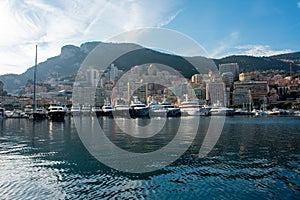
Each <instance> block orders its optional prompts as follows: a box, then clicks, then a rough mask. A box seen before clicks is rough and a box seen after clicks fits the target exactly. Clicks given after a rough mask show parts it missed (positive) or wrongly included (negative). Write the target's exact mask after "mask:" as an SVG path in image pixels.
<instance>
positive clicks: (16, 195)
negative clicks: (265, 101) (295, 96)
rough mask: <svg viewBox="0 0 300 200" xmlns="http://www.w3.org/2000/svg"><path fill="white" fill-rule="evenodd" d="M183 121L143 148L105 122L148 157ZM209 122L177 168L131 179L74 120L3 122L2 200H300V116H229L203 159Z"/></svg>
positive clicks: (0, 136)
mask: <svg viewBox="0 0 300 200" xmlns="http://www.w3.org/2000/svg"><path fill="white" fill-rule="evenodd" d="M136 120H137V123H138V124H140V125H143V124H147V123H148V122H147V120H148V119H136ZM180 120H182V119H180V118H173V119H168V121H167V123H168V128H167V129H166V130H167V131H165V132H164V134H159V135H158V136H157V138H156V139H155V140H153V141H151V142H150V141H147V140H146V141H143V142H144V144H143V146H144V147H145V148H144V149H139V148H138V147H140V145H138V146H137V145H135V144H137V143H139V142H142V141H141V140H139V139H136V140H134V141H131V142H130V143H128V141H127V142H124V141H126V139H124V136H122V134H120V133H119V132H118V131H117V129H114V124H113V119H109V118H103V119H102V118H100V119H99V122H100V124H101V125H102V126H103V127H106V129H107V130H109V131H107V136H108V137H109V138H110V139H111V140H114V142H115V143H116V144H118V145H119V146H121V147H122V148H123V149H127V150H128V151H140V152H148V151H151V150H153V149H156V148H159V146H164V145H166V144H167V143H168V142H169V141H170V140H172V138H173V135H174V132H175V131H176V130H177V128H178V123H179V122H180ZM192 121H193V120H191V123H192ZM209 122H210V117H204V118H201V120H200V128H199V130H198V134H197V137H196V138H195V140H194V141H193V144H192V145H191V147H190V148H189V150H188V151H187V152H186V153H185V154H183V155H182V156H181V157H180V158H179V159H178V160H177V161H175V162H174V163H172V164H171V165H169V166H167V167H164V168H163V169H161V170H158V171H155V172H152V173H146V174H129V173H123V172H119V171H117V170H114V169H111V168H109V167H107V166H105V165H103V164H101V163H100V162H99V161H98V160H96V159H95V158H94V157H93V156H91V155H90V154H89V152H88V151H87V150H86V148H85V147H84V145H83V144H82V142H81V140H80V139H79V136H78V134H77V131H76V127H75V124H74V122H73V120H72V118H70V119H66V121H65V122H51V121H47V120H45V121H38V122H33V121H30V120H26V119H6V120H0V199H111V198H124V199H171V198H172V199H183V198H184V199H299V198H300V117H293V116H285V117H227V118H226V122H225V126H224V128H223V131H222V134H221V137H220V138H219V141H218V143H217V144H216V146H215V147H214V148H213V150H212V151H211V152H210V153H209V154H208V155H207V156H205V157H203V158H199V156H198V155H197V153H198V151H199V148H200V146H201V142H202V141H203V137H204V132H205V131H206V129H207V127H208V124H209ZM192 125H193V124H191V126H192ZM114 130H115V131H114ZM109 133H111V135H110V134H109ZM182 142H184V138H183V141H182Z"/></svg>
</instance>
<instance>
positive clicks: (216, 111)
mask: <svg viewBox="0 0 300 200" xmlns="http://www.w3.org/2000/svg"><path fill="white" fill-rule="evenodd" d="M210 113H211V115H225V116H229V115H234V109H231V108H227V107H219V106H217V107H212V108H211V110H210Z"/></svg>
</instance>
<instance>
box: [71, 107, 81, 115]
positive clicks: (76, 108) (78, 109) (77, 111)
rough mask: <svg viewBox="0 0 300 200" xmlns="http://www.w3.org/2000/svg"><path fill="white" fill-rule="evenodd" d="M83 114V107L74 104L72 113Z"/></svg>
mask: <svg viewBox="0 0 300 200" xmlns="http://www.w3.org/2000/svg"><path fill="white" fill-rule="evenodd" d="M80 114H81V108H80V106H79V105H72V107H71V115H72V116H78V115H80Z"/></svg>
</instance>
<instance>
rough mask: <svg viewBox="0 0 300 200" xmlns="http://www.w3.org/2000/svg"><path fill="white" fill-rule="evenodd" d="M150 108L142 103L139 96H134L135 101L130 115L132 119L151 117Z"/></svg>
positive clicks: (132, 102)
mask: <svg viewBox="0 0 300 200" xmlns="http://www.w3.org/2000/svg"><path fill="white" fill-rule="evenodd" d="M149 110H150V108H149V106H146V104H144V103H142V102H141V101H140V100H139V99H138V97H137V96H133V101H131V104H130V108H129V113H130V116H131V117H145V116H149Z"/></svg>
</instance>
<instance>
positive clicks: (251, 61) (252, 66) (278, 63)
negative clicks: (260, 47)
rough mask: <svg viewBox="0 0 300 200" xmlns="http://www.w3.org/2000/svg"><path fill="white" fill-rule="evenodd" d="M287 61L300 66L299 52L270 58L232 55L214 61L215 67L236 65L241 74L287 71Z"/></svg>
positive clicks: (288, 65)
mask: <svg viewBox="0 0 300 200" xmlns="http://www.w3.org/2000/svg"><path fill="white" fill-rule="evenodd" d="M289 60H292V61H294V65H298V66H300V52H296V53H289V54H281V55H276V56H270V57H254V56H244V55H238V56H237V55H233V56H228V57H225V58H221V59H214V61H215V63H216V64H217V65H219V64H223V63H238V64H239V66H240V71H241V72H246V71H255V70H258V71H264V70H269V69H274V70H285V71H287V70H289V67H290V64H289ZM299 69H300V68H299ZM294 70H296V69H294Z"/></svg>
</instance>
